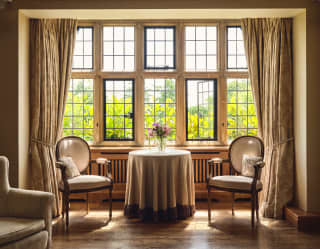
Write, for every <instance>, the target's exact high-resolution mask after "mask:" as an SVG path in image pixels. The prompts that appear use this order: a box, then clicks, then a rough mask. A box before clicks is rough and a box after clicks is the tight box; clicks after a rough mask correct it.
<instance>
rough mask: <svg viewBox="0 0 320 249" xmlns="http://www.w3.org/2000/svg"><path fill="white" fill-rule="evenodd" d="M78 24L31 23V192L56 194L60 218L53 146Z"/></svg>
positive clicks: (60, 22) (65, 91)
mask: <svg viewBox="0 0 320 249" xmlns="http://www.w3.org/2000/svg"><path fill="white" fill-rule="evenodd" d="M76 28H77V21H76V20H69V19H61V20H60V19H59V20H56V19H50V20H46V19H33V20H31V32H30V43H31V140H30V152H31V168H32V186H33V189H36V190H41V191H47V192H51V193H53V194H54V195H55V197H56V198H55V205H54V208H53V216H57V215H59V192H58V181H57V172H56V165H55V144H56V142H57V140H58V139H59V136H60V134H61V130H62V124H63V115H64V109H65V102H66V98H67V90H68V84H69V80H70V77H71V69H72V56H73V49H74V43H75V36H76Z"/></svg>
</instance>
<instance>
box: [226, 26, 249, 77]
mask: <svg viewBox="0 0 320 249" xmlns="http://www.w3.org/2000/svg"><path fill="white" fill-rule="evenodd" d="M228 28H240V29H241V25H227V26H226V51H227V53H226V69H227V70H229V71H248V63H247V67H234V68H233V67H228V65H229V61H228V57H229V56H228V50H229V42H228V41H229V40H228ZM231 41H234V40H231ZM235 42H236V44H237V42H238V40H235ZM237 49H238V48H237ZM232 56H236V61H237V56H238V54H237V53H236V54H235V55H232ZM240 56H242V55H240ZM244 56H245V55H244Z"/></svg>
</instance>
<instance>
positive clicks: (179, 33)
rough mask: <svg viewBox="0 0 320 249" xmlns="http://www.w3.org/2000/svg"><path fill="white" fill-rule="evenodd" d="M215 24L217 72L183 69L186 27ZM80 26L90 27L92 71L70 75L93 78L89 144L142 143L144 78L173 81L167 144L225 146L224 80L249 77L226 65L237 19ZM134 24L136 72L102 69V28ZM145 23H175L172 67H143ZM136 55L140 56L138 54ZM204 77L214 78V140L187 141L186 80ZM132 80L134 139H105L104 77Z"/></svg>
mask: <svg viewBox="0 0 320 249" xmlns="http://www.w3.org/2000/svg"><path fill="white" fill-rule="evenodd" d="M190 25H193V26H195V25H196V26H212V25H214V26H216V27H217V71H208V72H188V71H186V70H185V30H184V28H185V26H190ZM79 26H92V27H93V28H94V29H93V34H94V38H93V40H94V44H93V51H94V54H93V57H94V63H93V66H94V68H93V70H92V71H85V72H83V71H72V74H71V77H72V78H81V77H83V78H91V79H93V80H94V131H93V133H94V138H93V142H92V143H90V144H91V145H94V146H111V147H120V146H144V145H146V143H145V141H146V139H145V135H144V79H148V78H168V79H175V80H176V142H175V144H173V145H170V146H204V147H206V146H219V145H228V139H227V85H226V84H227V79H228V78H248V71H234V70H228V69H227V64H226V57H227V48H226V46H225V45H224V44H226V41H227V26H240V20H222V19H221V20H220V19H219V20H215V19H210V20H187V19H186V20H97V21H85V20H82V21H80V22H79ZM104 26H134V28H135V71H133V72H106V71H103V27H104ZM144 26H151V27H152V26H175V27H176V29H175V38H176V39H175V55H176V59H175V60H176V69H175V70H145V69H144ZM138 55H139V56H138ZM187 78H205V79H212V78H215V79H217V88H218V89H217V105H216V106H217V112H218V114H217V115H218V117H217V129H218V132H217V140H216V141H187V139H186V138H187V137H186V122H187V120H186V113H185V79H187ZM104 79H135V82H134V84H135V89H134V96H135V101H134V105H133V108H134V110H135V114H134V127H135V129H134V137H135V140H134V141H104V139H103V138H104V130H103V129H104V127H103V94H104V92H103V80H104Z"/></svg>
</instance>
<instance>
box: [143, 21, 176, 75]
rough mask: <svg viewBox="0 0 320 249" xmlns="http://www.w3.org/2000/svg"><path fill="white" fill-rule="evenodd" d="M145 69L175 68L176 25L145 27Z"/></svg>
mask: <svg viewBox="0 0 320 249" xmlns="http://www.w3.org/2000/svg"><path fill="white" fill-rule="evenodd" d="M144 29H145V44H144V46H145V62H144V68H145V69H175V27H167V26H164V27H145V28H144Z"/></svg>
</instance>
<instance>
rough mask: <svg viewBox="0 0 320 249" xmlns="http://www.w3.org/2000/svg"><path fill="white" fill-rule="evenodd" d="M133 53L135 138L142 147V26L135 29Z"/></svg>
mask: <svg viewBox="0 0 320 249" xmlns="http://www.w3.org/2000/svg"><path fill="white" fill-rule="evenodd" d="M135 30H136V31H135V40H136V46H135V52H136V56H135V57H136V65H135V70H136V87H135V96H136V97H135V100H134V105H135V110H136V111H135V131H134V132H135V138H136V143H137V145H141V146H143V145H144V78H143V63H144V61H143V58H144V52H143V51H144V43H143V40H144V29H143V25H142V24H137V25H136V28H135Z"/></svg>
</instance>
